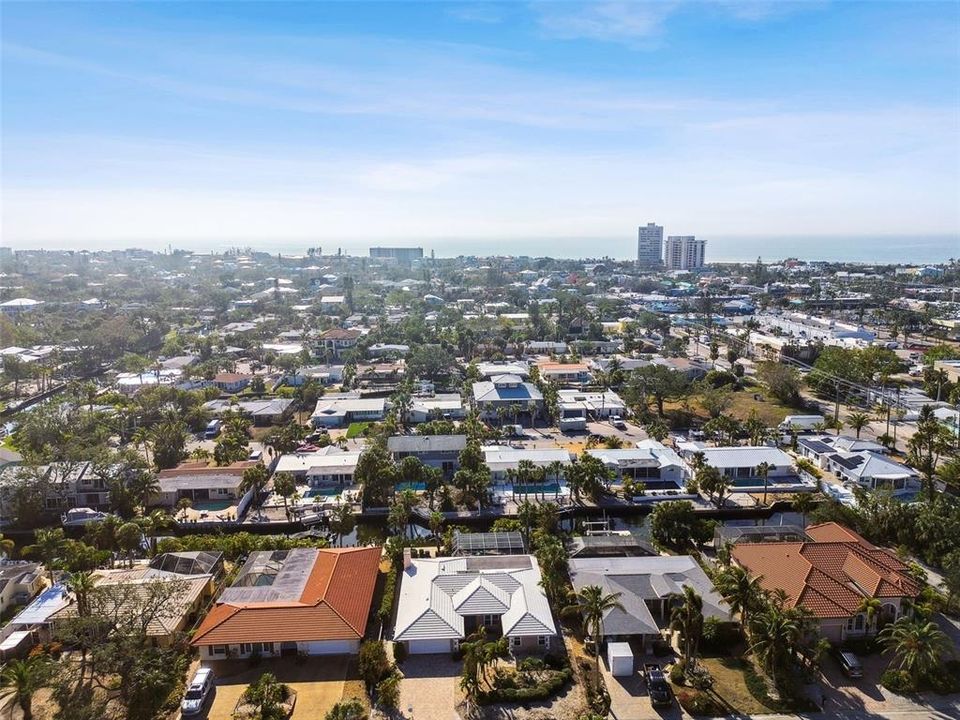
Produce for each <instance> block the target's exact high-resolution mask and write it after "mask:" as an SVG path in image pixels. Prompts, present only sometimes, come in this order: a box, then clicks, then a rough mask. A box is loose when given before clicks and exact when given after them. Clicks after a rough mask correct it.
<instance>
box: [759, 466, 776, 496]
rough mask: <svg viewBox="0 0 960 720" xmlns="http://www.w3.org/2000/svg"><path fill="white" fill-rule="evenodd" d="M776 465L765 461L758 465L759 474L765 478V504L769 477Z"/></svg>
mask: <svg viewBox="0 0 960 720" xmlns="http://www.w3.org/2000/svg"><path fill="white" fill-rule="evenodd" d="M773 468H774V466H773V465H771V464H770V463H768V462H767V461H763V462H762V463H760V464H759V465H757V475H759V476H760V477H762V478H763V504H764V505H766V504H767V477H768V476H769V475H770V471H771V470H773Z"/></svg>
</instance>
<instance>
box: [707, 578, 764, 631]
mask: <svg viewBox="0 0 960 720" xmlns="http://www.w3.org/2000/svg"><path fill="white" fill-rule="evenodd" d="M760 580H761V578H760V577H756V576H752V575H751V574H750V573H749V572H747V570H746V569H745V568H743V567H740V566H739V565H733V566H731V567H730V568H728V569H727V570H725V571H724V572H722V573H721V574H720V575H719V576H718V578H717V590H719V591H720V594H721V595H723V599H724V600H726V601H727V604H728V605H729V606H730V610H731V611H733V612H735V613H740V625H741V626H742V628H743V634H744V637H746V635H747V630H748V629H749V627H750V625H749V623H750V615H749V614H750V611H751V610H752V609H754V608H755V607H756V606H757V603H758V601H759V599H760V597H761V595H762V590H761V587H760Z"/></svg>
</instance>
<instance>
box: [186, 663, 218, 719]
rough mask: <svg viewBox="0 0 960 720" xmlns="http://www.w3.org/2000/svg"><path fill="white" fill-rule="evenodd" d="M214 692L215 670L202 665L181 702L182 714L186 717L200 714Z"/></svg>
mask: <svg viewBox="0 0 960 720" xmlns="http://www.w3.org/2000/svg"><path fill="white" fill-rule="evenodd" d="M212 694H213V670H211V669H210V668H205V667H202V668H200V669H199V670H197V673H196V675H194V676H193V680H191V681H190V685H188V686H187V692H186V693H185V694H184V696H183V701H182V702H181V703H180V714H181V715H183V716H184V717H190V716H194V715H199V714H200V713H202V712H203V708H204V706H205V705H206V704H207V700H209V699H210V696H211V695H212Z"/></svg>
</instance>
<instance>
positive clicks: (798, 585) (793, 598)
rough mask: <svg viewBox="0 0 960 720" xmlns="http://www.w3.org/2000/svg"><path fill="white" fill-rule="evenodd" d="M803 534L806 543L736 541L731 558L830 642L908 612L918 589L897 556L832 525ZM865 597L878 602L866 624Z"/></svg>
mask: <svg viewBox="0 0 960 720" xmlns="http://www.w3.org/2000/svg"><path fill="white" fill-rule="evenodd" d="M805 532H806V535H807V537H809V538H810V540H809V541H807V542H803V541H801V542H759V543H749V542H748V543H737V544H736V545H734V546H733V547H732V548H731V550H730V556H731V558H732V560H733V562H735V563H736V564H738V565H740V566H742V567H744V568H746V569H747V570H748V571H749V572H750V574H751V575H754V576H755V577H757V578H759V582H760V585H761V587H762V588H763V589H764V590H767V591H770V592H773V591H775V590H782V591H783V592H784V593H786V598H787V600H786V607H788V608H792V607H797V606H803V607H805V608H807V609H808V610H809V611H810V612H812V613H813V615H814V617H816V619H817V621H818V622H819V627H820V634H821V635H822V636H823V637H825V638H826V639H828V640H830V641H831V642H834V643H841V642H843V641H844V640H846V639H848V638H851V637H862V636H864V635H868V634H874V633H876V632H877V630H878V629H879V628H880V627H882V626H883V625H884V624H886V623H890V622H893V621H895V620H897V619H898V618H900V617H902V616H903V615H904V614H905V613H908V612H909V610H908V607H909V604H910V601H912V600H914V599H916V597H917V596H918V595H919V594H920V591H921V589H922V587H921V585H920V584H919V583H918V582H917V581H916V580H914V578H913V576H912V575H911V573H910V567H909V566H908V565H907V564H906V563H904V562H903V561H902V560H900V559H899V558H898V557H897V556H896V555H894V554H893V553H892V552H890V551H889V550H885V549H883V548H878V547H876V546H874V545H871V544H870V543H869V542H867V541H866V540H865V539H863V538H862V537H860V536H859V535H858V534H857V533H855V532H853V531H852V530H849V529H847V528H845V527H843V526H842V525H838V524H837V523H832V522H830V523H823V524H820V525H811V526H809V527H807V528H806V531H805ZM865 598H876V599H878V600H880V602H881V606H880V612H879V613H877V615H876V617H875V618H874V620H873V621H872V622H870V623H869V624H868V623H867V613H866V612H865V611H864V610H863V609H862V603H863V601H864V599H865Z"/></svg>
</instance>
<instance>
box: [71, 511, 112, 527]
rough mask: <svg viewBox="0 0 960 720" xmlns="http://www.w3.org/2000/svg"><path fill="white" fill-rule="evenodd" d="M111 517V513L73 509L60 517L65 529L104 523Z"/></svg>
mask: <svg viewBox="0 0 960 720" xmlns="http://www.w3.org/2000/svg"><path fill="white" fill-rule="evenodd" d="M108 517H110V514H109V513H105V512H100V511H99V510H93V509H92V508H86V507H81V508H71V509H70V510H67V511H66V512H65V513H64V514H63V515H61V516H60V523H61V524H62V525H63V526H64V527H77V526H80V525H86V524H87V523H92V522H102V521H103V520H106V519H107V518H108Z"/></svg>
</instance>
